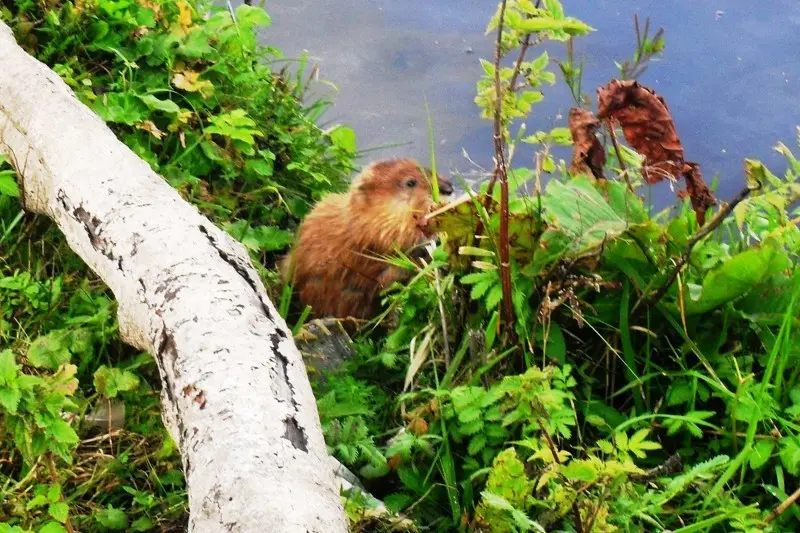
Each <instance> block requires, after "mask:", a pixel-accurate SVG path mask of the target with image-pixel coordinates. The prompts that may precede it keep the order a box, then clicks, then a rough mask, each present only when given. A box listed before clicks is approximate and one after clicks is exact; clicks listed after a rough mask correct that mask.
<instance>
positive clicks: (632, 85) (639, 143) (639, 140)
mask: <svg viewBox="0 0 800 533" xmlns="http://www.w3.org/2000/svg"><path fill="white" fill-rule="evenodd" d="M597 102H598V106H597V107H598V113H597V116H598V118H599V119H600V120H613V121H616V122H617V123H619V125H620V126H621V127H622V133H623V134H624V135H625V140H626V141H627V142H628V144H629V145H630V146H631V147H632V148H633V149H634V150H636V151H637V152H638V153H639V154H641V155H642V156H644V164H643V165H642V175H643V176H644V178H645V179H646V180H647V182H648V183H651V184H652V183H658V182H659V181H661V180H663V179H664V178H667V177H669V178H670V179H674V180H678V179H681V178H683V179H684V180H685V181H686V193H687V194H688V195H689V196H690V197H691V200H692V207H693V208H694V210H695V214H696V216H697V222H698V223H699V224H700V225H702V224H703V223H704V222H705V212H706V210H707V209H708V208H709V207H710V206H712V205H714V204H715V203H716V200H715V199H714V196H713V195H712V194H711V191H710V190H709V188H708V186H707V185H706V184H705V182H704V181H703V176H702V174H701V173H700V169H699V166H698V165H697V163H692V162H689V161H686V160H684V158H683V146H682V145H681V141H680V139H679V138H678V132H677V131H676V129H675V122H674V121H673V120H672V115H671V114H670V112H669V109H668V108H667V104H666V102H665V101H664V99H663V98H662V97H661V96H659V95H657V94H656V93H655V91H653V90H652V89H649V88H647V87H645V86H643V85H640V84H639V83H637V82H636V81H635V80H625V81H620V80H611V81H610V82H609V83H608V85H607V86H606V87H600V88H598V89H597Z"/></svg>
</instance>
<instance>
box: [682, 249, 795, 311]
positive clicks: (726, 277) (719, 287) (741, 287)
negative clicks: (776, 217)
mask: <svg viewBox="0 0 800 533" xmlns="http://www.w3.org/2000/svg"><path fill="white" fill-rule="evenodd" d="M779 248H780V244H779V243H778V242H777V241H776V240H775V239H774V238H772V237H768V238H767V239H766V240H765V241H764V242H763V243H761V246H756V247H753V248H749V249H747V250H745V251H743V252H741V253H738V254H736V255H734V256H733V257H731V258H730V259H728V260H727V261H726V262H725V263H723V264H722V265H721V266H720V267H718V268H716V269H714V270H712V271H710V272H709V273H708V274H706V276H705V278H704V279H703V284H702V291H699V292H700V296H699V298H692V295H690V294H689V293H688V290H687V289H684V290H687V294H686V297H685V298H684V306H685V307H684V308H685V312H686V314H687V315H696V314H700V313H705V312H707V311H710V310H711V309H714V308H716V307H719V306H720V305H722V304H724V303H726V302H730V301H732V300H734V299H736V298H739V297H740V296H742V295H744V294H746V293H747V292H748V291H750V290H752V289H753V288H755V287H756V286H757V285H758V284H760V283H761V282H762V281H764V279H765V278H766V277H767V276H769V275H771V274H772V273H775V271H776V270H782V269H783V268H787V267H788V266H789V265H790V261H789V260H788V258H787V257H786V255H785V253H784V252H783V250H781V249H779Z"/></svg>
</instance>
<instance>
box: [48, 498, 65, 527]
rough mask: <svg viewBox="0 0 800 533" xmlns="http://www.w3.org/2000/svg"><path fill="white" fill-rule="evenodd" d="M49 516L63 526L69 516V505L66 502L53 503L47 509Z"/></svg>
mask: <svg viewBox="0 0 800 533" xmlns="http://www.w3.org/2000/svg"><path fill="white" fill-rule="evenodd" d="M47 514H49V515H50V516H51V517H53V518H54V519H56V520H58V521H59V522H61V523H62V524H63V523H64V522H66V521H67V517H68V516H69V505H67V504H66V503H64V502H56V503H51V504H50V506H49V507H48V508H47Z"/></svg>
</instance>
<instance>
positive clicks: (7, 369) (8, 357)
mask: <svg viewBox="0 0 800 533" xmlns="http://www.w3.org/2000/svg"><path fill="white" fill-rule="evenodd" d="M18 373H19V365H17V361H16V358H15V357H14V352H12V351H11V350H3V351H2V352H0V386H2V385H5V384H11V383H13V382H14V380H15V379H16V377H17V375H18Z"/></svg>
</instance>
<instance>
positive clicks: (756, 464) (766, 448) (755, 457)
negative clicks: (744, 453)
mask: <svg viewBox="0 0 800 533" xmlns="http://www.w3.org/2000/svg"><path fill="white" fill-rule="evenodd" d="M774 450H775V441H774V440H773V439H760V440H758V441H756V444H755V446H754V447H753V451H752V452H751V453H750V468H752V469H753V470H758V469H759V468H761V467H762V466H764V465H765V464H766V463H767V461H769V458H770V456H771V455H772V452H773V451H774Z"/></svg>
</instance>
